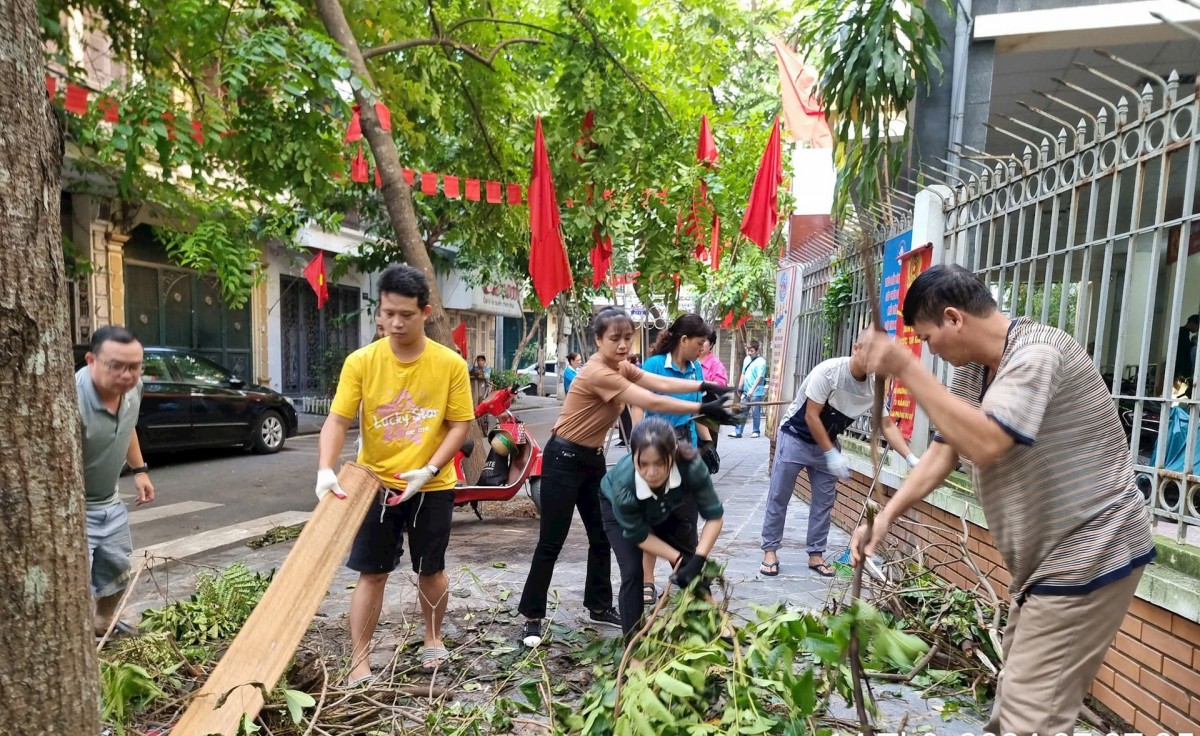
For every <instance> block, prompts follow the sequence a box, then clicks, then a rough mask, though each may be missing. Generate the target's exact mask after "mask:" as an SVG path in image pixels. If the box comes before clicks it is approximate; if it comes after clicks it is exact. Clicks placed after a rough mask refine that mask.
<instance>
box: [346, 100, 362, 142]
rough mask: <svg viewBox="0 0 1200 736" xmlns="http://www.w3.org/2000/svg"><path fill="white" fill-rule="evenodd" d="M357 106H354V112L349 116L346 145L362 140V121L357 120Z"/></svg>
mask: <svg viewBox="0 0 1200 736" xmlns="http://www.w3.org/2000/svg"><path fill="white" fill-rule="evenodd" d="M360 109H361V108H359V106H358V105H355V106H354V112H353V113H351V115H350V127H348V128H346V143H353V142H355V141H360V140H362V120H361V119H360V118H359V110H360Z"/></svg>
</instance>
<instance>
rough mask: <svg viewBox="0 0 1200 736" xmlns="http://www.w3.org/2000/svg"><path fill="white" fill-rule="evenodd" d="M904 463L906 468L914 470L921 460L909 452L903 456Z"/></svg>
mask: <svg viewBox="0 0 1200 736" xmlns="http://www.w3.org/2000/svg"><path fill="white" fill-rule="evenodd" d="M904 462H906V463H908V467H910V468H915V467H917V463H919V462H921V458H919V457H917V456H916V455H915V454H913V453H911V452H910V453H908V455H906V456H905V458H904Z"/></svg>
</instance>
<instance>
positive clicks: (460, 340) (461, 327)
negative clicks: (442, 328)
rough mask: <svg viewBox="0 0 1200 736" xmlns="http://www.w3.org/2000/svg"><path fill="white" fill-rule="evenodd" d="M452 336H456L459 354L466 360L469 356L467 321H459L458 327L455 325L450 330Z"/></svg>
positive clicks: (455, 342)
mask: <svg viewBox="0 0 1200 736" xmlns="http://www.w3.org/2000/svg"><path fill="white" fill-rule="evenodd" d="M450 336H451V337H453V338H454V345H455V347H457V348H458V353H459V355H461V356H463V359H464V360H465V359H466V357H467V323H466V322H459V323H458V327H455V328H454V330H453V331H451V332H450Z"/></svg>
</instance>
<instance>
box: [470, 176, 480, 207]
mask: <svg viewBox="0 0 1200 736" xmlns="http://www.w3.org/2000/svg"><path fill="white" fill-rule="evenodd" d="M467 201H469V202H478V201H479V180H478V179H467Z"/></svg>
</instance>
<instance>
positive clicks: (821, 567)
mask: <svg viewBox="0 0 1200 736" xmlns="http://www.w3.org/2000/svg"><path fill="white" fill-rule="evenodd" d="M808 569H809V570H812V571H813V572H815V573H816V574H818V575H820V576H821V577H823V578H831V577H833V576H834V575H835V574H836V573H834V571H833V568H832V567H830V566H829V564H828V563H826V562H819V563H817V564H816V565H809V566H808Z"/></svg>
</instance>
